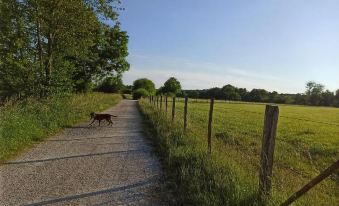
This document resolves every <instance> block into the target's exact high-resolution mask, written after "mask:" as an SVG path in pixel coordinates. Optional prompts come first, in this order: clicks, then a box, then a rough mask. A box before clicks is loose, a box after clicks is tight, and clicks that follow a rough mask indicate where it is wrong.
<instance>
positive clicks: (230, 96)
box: [221, 84, 241, 100]
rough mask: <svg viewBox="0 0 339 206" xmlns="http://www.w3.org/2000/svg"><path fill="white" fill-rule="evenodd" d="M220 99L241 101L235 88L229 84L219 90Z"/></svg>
mask: <svg viewBox="0 0 339 206" xmlns="http://www.w3.org/2000/svg"><path fill="white" fill-rule="evenodd" d="M221 92H222V98H223V99H225V100H241V96H240V94H239V93H238V92H237V90H236V88H235V87H234V86H232V85H230V84H227V85H225V86H224V87H223V88H221Z"/></svg>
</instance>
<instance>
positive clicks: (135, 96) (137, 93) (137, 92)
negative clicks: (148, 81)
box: [133, 88, 150, 99]
mask: <svg viewBox="0 0 339 206" xmlns="http://www.w3.org/2000/svg"><path fill="white" fill-rule="evenodd" d="M149 95H150V93H149V92H148V91H147V90H146V89H145V88H139V89H136V90H134V91H133V99H140V98H141V97H148V96H149Z"/></svg>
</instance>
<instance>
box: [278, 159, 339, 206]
mask: <svg viewBox="0 0 339 206" xmlns="http://www.w3.org/2000/svg"><path fill="white" fill-rule="evenodd" d="M337 169H339V160H337V161H336V162H335V163H333V164H332V165H331V166H329V167H328V168H327V169H326V170H325V171H323V172H322V173H320V174H319V175H318V176H317V177H315V178H314V179H313V180H311V181H310V182H309V183H307V184H306V185H305V186H304V187H302V188H301V189H300V190H299V191H297V192H296V193H294V194H293V195H292V196H291V197H289V198H288V199H287V200H286V201H285V202H284V203H282V204H281V205H280V206H288V205H290V204H291V203H293V202H294V201H295V200H297V199H298V198H299V197H301V196H302V195H303V194H305V193H306V192H307V191H309V190H310V189H312V188H313V187H314V186H316V185H317V184H318V183H319V182H321V181H323V180H324V179H325V178H327V177H328V176H330V175H331V174H332V173H333V172H335V171H336V170H337Z"/></svg>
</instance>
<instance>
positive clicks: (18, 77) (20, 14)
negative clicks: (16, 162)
mask: <svg viewBox="0 0 339 206" xmlns="http://www.w3.org/2000/svg"><path fill="white" fill-rule="evenodd" d="M120 10H123V8H121V7H119V1H118V0H67V1H64V0H10V1H0V100H2V101H3V100H5V99H8V98H15V99H24V98H27V97H37V98H44V97H48V96H52V95H59V94H65V93H71V92H84V91H88V90H91V89H93V88H94V87H95V84H101V82H102V81H103V79H104V77H111V78H114V80H116V81H117V82H119V81H121V75H122V73H123V72H125V71H127V70H128V69H129V63H128V62H127V60H126V57H127V55H128V49H127V44H128V35H127V33H126V32H125V31H122V30H121V27H120V23H119V21H118V11H120ZM105 22H109V23H105Z"/></svg>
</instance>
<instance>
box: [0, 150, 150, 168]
mask: <svg viewBox="0 0 339 206" xmlns="http://www.w3.org/2000/svg"><path fill="white" fill-rule="evenodd" d="M146 151H147V150H145V149H137V150H124V151H112V152H102V153H93V154H84V155H74V156H66V157H57V158H49V159H40V160H27V161H16V162H6V163H4V165H16V164H29V163H41V162H50V161H57V160H65V159H72V158H81V157H93V156H100V155H108V154H124V153H132V152H146Z"/></svg>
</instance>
